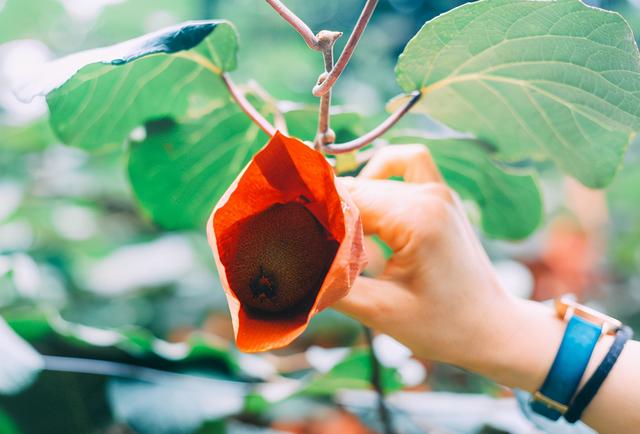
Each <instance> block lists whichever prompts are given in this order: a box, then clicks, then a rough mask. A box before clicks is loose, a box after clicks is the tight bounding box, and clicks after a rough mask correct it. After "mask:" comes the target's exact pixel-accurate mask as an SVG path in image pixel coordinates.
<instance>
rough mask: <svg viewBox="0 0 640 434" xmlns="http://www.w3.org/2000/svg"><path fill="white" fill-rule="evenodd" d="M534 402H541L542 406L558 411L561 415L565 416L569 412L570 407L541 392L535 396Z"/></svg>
mask: <svg viewBox="0 0 640 434" xmlns="http://www.w3.org/2000/svg"><path fill="white" fill-rule="evenodd" d="M533 400H534V401H536V402H539V403H540V404H542V405H544V406H545V407H548V408H550V409H552V410H555V411H557V412H558V413H560V414H565V413H566V412H567V410H569V406H567V405H564V404H561V403H559V402H558V401H555V400H553V399H551V398H549V397H548V396H545V395H543V394H542V393H540V391H537V392H535V393H534V394H533Z"/></svg>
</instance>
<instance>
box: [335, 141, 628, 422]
mask: <svg viewBox="0 0 640 434" xmlns="http://www.w3.org/2000/svg"><path fill="white" fill-rule="evenodd" d="M393 176H401V177H403V178H404V180H405V181H406V182H398V181H389V180H386V179H387V178H390V177H393ZM341 182H343V183H344V185H346V187H347V188H348V189H349V191H350V193H351V195H352V196H353V199H354V201H355V203H356V205H357V206H358V208H359V209H360V212H361V215H362V222H363V226H364V231H365V234H367V235H378V236H379V237H380V238H381V239H382V240H383V241H384V242H385V243H387V244H388V245H389V247H391V248H392V249H393V256H392V257H391V259H390V260H389V261H388V263H387V264H386V266H385V268H384V271H382V273H381V274H379V275H378V276H375V277H373V278H369V277H359V278H358V279H357V280H356V282H355V285H354V286H353V288H352V289H351V292H350V293H349V295H347V297H345V298H344V299H342V300H340V301H339V302H338V303H336V304H335V305H334V307H335V308H336V309H338V310H340V311H342V312H344V313H346V314H348V315H350V316H352V317H354V318H356V319H358V320H360V321H361V322H363V323H364V324H366V325H368V326H370V327H372V328H374V329H376V330H378V331H380V332H383V333H386V334H388V335H390V336H393V337H394V338H396V339H397V340H399V341H400V342H402V343H404V344H405V345H407V346H408V347H409V348H411V349H412V350H413V352H414V354H415V355H416V356H418V357H423V358H426V359H430V360H435V361H440V362H446V363H451V364H455V365H458V366H461V367H463V368H465V369H468V370H470V371H474V372H477V373H479V374H483V375H486V376H487V377H489V378H491V379H493V380H494V381H497V382H498V383H501V384H503V385H506V386H510V387H517V388H520V389H524V390H528V391H530V392H533V391H535V390H537V389H538V388H539V387H540V385H541V384H542V382H543V380H544V378H545V377H546V375H547V372H548V371H549V367H550V366H551V364H552V362H553V359H554V357H555V354H556V351H557V349H558V347H559V345H560V341H561V340H562V336H563V334H564V329H565V327H566V325H565V324H564V322H563V321H562V320H560V319H558V318H557V317H556V315H555V312H554V311H553V309H550V308H548V307H546V306H544V305H542V304H540V303H536V302H531V301H527V300H518V299H515V298H514V297H512V296H510V295H509V294H508V293H507V292H506V291H505V290H503V289H502V288H501V286H500V284H499V282H498V278H497V276H496V273H495V271H494V270H493V267H492V265H491V263H490V261H489V259H488V257H487V255H486V253H485V251H484V249H483V248H482V245H481V244H480V242H479V240H478V238H477V237H476V235H475V233H474V231H473V229H472V227H471V225H470V223H469V221H468V220H467V217H466V215H465V213H464V210H463V208H462V206H461V203H460V199H459V198H458V196H457V195H456V194H455V192H453V191H452V190H450V189H449V188H448V187H447V186H446V184H445V183H444V181H443V179H442V177H441V175H440V173H439V172H438V169H437V167H436V165H435V163H434V162H433V160H432V159H431V156H430V154H429V152H428V151H427V149H426V148H425V147H423V146H422V145H403V146H393V147H388V148H383V150H381V151H379V152H378V153H377V154H376V155H375V156H374V157H373V159H372V160H371V161H370V162H369V164H368V165H367V166H366V167H365V168H364V169H363V171H362V173H361V174H360V176H359V177H358V178H342V180H341ZM611 342H612V337H611V336H605V337H603V338H602V339H601V340H600V341H599V343H598V345H597V346H596V349H595V351H594V355H593V357H592V358H591V361H590V363H589V366H588V367H587V370H586V373H585V376H584V377H583V380H582V381H583V383H584V381H586V379H587V378H589V377H590V376H591V375H592V373H593V372H594V371H595V369H596V367H597V366H598V365H599V364H600V362H601V361H602V359H603V358H604V355H605V354H606V352H607V350H608V349H609V347H610V346H611ZM639 361H640V343H638V342H629V343H628V344H627V346H626V348H625V351H624V352H623V354H622V355H621V357H620V359H619V360H618V363H617V364H616V366H615V367H614V369H613V370H612V372H611V374H610V375H609V377H608V378H607V381H606V382H605V384H604V385H603V387H602V388H601V389H600V391H599V392H598V394H597V395H596V397H595V399H594V401H593V402H592V403H591V404H590V405H589V407H588V408H587V411H586V412H585V414H584V417H583V420H584V421H585V422H586V423H587V424H589V425H590V426H592V427H593V428H594V429H596V430H597V431H598V432H600V433H603V434H605V433H606V434H618V433H628V432H636V429H637V427H638V426H640V425H639V424H640V413H639V412H638V411H637V409H638V403H639V402H640V393H638V392H637V391H638V390H640V387H636V385H640V373H639V371H638V369H637V366H638V362H639Z"/></svg>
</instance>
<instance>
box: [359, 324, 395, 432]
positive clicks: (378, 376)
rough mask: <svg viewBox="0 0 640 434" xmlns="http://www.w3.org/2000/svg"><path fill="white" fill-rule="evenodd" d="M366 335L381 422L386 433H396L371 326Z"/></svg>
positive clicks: (365, 328)
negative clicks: (388, 406)
mask: <svg viewBox="0 0 640 434" xmlns="http://www.w3.org/2000/svg"><path fill="white" fill-rule="evenodd" d="M364 336H365V338H366V339H367V344H369V350H371V384H372V385H373V388H374V389H375V391H376V393H377V395H378V415H379V416H380V422H381V423H382V428H383V429H384V433H385V434H394V432H395V431H394V430H393V423H392V420H391V412H389V408H387V404H386V402H385V400H384V395H385V393H384V386H383V384H382V366H381V365H380V360H378V357H377V356H376V352H375V350H374V349H373V333H372V331H371V329H370V328H369V327H366V326H365V327H364Z"/></svg>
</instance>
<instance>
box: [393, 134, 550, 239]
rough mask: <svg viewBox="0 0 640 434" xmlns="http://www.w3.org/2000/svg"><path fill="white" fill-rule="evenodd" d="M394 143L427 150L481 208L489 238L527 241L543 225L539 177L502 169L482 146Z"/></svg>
mask: <svg viewBox="0 0 640 434" xmlns="http://www.w3.org/2000/svg"><path fill="white" fill-rule="evenodd" d="M392 141H393V142H394V143H421V144H424V145H425V146H427V147H428V148H429V151H430V152H431V154H432V155H433V158H434V160H435V161H436V164H437V165H438V168H439V169H440V171H441V172H442V176H444V178H445V180H446V181H447V183H448V184H449V185H450V186H451V187H452V188H453V189H454V190H455V191H457V192H458V194H460V196H461V197H462V198H463V199H468V200H471V201H474V202H475V203H476V204H477V205H478V207H479V208H480V210H481V212H482V229H483V230H484V232H485V233H486V234H487V235H489V236H492V237H496V238H507V239H519V238H524V237H526V236H527V235H530V234H531V233H532V232H533V231H534V230H535V229H536V228H537V227H538V225H539V224H540V222H541V221H542V215H543V214H542V213H543V206H542V197H541V193H540V190H539V188H538V182H537V180H536V177H535V176H533V175H530V174H522V173H508V172H505V171H504V170H502V169H500V168H499V167H498V166H496V165H495V163H494V162H493V161H492V159H491V156H490V154H489V152H488V151H487V150H486V145H485V144H483V143H482V142H479V141H478V140H473V139H464V138H429V137H424V136H397V137H394V138H393V139H392Z"/></svg>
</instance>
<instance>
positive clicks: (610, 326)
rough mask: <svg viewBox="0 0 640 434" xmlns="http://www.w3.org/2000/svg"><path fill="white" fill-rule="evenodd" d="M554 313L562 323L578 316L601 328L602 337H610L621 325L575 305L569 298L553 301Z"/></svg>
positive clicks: (609, 318) (598, 313) (585, 307)
mask: <svg viewBox="0 0 640 434" xmlns="http://www.w3.org/2000/svg"><path fill="white" fill-rule="evenodd" d="M555 305H556V312H557V314H558V317H560V318H561V319H563V320H564V321H568V320H569V319H571V317H572V316H574V315H575V316H579V317H580V318H583V319H586V320H587V321H590V322H592V323H594V324H596V325H599V326H600V327H602V334H603V335H612V334H615V333H616V330H618V329H619V328H620V327H622V323H621V322H620V321H618V320H617V319H615V318H612V317H610V316H608V315H605V314H603V313H602V312H598V311H597V310H595V309H592V308H590V307H587V306H584V305H582V304H579V303H577V302H576V301H575V300H573V299H572V298H571V297H569V296H563V297H560V298H558V299H556V301H555Z"/></svg>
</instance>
